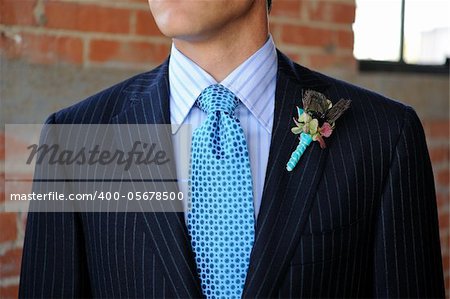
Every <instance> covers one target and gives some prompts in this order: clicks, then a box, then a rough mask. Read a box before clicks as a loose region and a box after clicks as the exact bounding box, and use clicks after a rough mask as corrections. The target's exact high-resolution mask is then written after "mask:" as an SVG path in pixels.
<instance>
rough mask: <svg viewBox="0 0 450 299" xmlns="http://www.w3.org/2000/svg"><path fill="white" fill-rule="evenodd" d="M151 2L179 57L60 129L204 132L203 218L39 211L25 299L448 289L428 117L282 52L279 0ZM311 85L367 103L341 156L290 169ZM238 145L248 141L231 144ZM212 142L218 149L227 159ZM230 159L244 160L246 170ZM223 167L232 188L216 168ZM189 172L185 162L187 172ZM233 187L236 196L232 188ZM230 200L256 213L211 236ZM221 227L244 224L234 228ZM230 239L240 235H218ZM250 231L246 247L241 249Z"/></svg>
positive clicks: (198, 144)
mask: <svg viewBox="0 0 450 299" xmlns="http://www.w3.org/2000/svg"><path fill="white" fill-rule="evenodd" d="M149 4H150V8H151V10H152V13H153V15H154V18H155V20H156V22H157V24H158V26H159V28H160V30H161V31H162V32H163V33H164V34H165V35H167V36H169V37H171V38H172V39H173V46H172V50H171V56H170V58H169V59H168V60H167V61H166V62H164V63H163V64H162V65H161V66H159V67H158V68H156V69H154V70H152V71H150V72H147V73H144V74H140V75H137V76H136V77H133V78H131V79H128V80H126V81H124V82H122V83H119V84H118V85H115V86H113V87H111V88H108V89H107V90H105V91H102V92H101V93H99V94H97V95H94V96H92V97H90V98H89V99H87V100H85V101H83V102H81V103H78V104H76V105H74V106H72V107H69V108H67V109H64V110H62V111H60V112H57V113H55V114H53V115H52V116H51V117H50V118H49V121H48V123H52V124H76V123H81V124H91V123H92V124H95V123H145V124H159V123H165V124H169V123H172V124H177V123H178V124H184V123H186V124H191V125H192V127H193V129H198V130H196V131H194V132H193V133H192V156H191V158H192V162H191V168H192V170H191V172H190V174H191V175H190V178H189V180H190V182H191V188H192V189H190V191H192V196H193V198H192V209H191V210H189V211H188V210H186V211H185V213H106V215H105V213H81V214H77V213H73V214H72V213H63V214H62V215H61V214H46V213H36V214H31V215H30V217H29V219H28V224H27V231H26V240H25V247H24V255H23V265H22V274H21V285H20V296H21V297H90V296H95V297H111V298H113V297H149V298H153V297H157V298H161V297H181V298H193V297H201V296H206V297H209V298H213V297H223V298H236V297H241V296H242V297H245V298H256V297H258V298H259V297H260V298H267V297H443V296H444V291H443V289H444V288H443V277H442V266H441V254H440V246H439V235H438V222H437V211H436V203H435V191H434V184H433V175H432V171H431V165H430V160H429V157H428V152H427V148H426V143H425V138H424V133H423V130H422V127H421V124H420V121H419V119H418V118H417V115H416V113H415V112H414V111H413V109H412V108H410V107H407V106H405V105H403V104H400V103H397V102H394V101H391V100H389V99H386V98H385V97H383V96H381V95H378V94H375V93H373V92H370V91H367V90H364V89H361V88H358V87H355V86H352V85H350V84H348V83H345V82H342V81H338V80H335V79H332V78H329V77H327V76H324V75H322V74H319V73H316V72H313V71H311V70H309V69H306V68H304V67H301V66H299V65H297V64H295V63H293V62H292V61H291V60H289V59H288V58H287V57H286V56H284V55H283V54H282V53H281V52H279V51H277V50H276V49H275V48H274V45H273V42H272V39H271V37H270V35H269V33H268V11H269V10H270V1H269V2H268V3H265V2H263V1H260V0H227V1H218V0H213V1H149ZM217 83H220V84H217ZM307 91H314V92H318V93H320V94H321V95H324V96H326V97H327V98H328V99H330V100H331V101H332V103H333V104H336V102H337V101H338V100H339V99H341V98H344V99H347V100H351V107H350V108H349V109H348V110H347V111H345V112H344V114H343V115H342V116H341V118H340V119H339V120H338V121H337V122H336V127H335V128H334V130H333V134H332V136H330V137H329V138H326V145H327V147H326V148H324V149H322V148H321V146H320V145H319V143H318V142H312V143H311V145H310V146H308V147H307V148H306V149H305V152H304V154H303V156H302V157H301V158H300V160H299V162H298V165H297V166H296V167H295V168H294V169H293V170H292V171H290V172H289V171H287V170H286V163H287V161H288V159H289V157H290V156H291V153H292V152H293V151H294V150H295V148H296V147H297V144H298V141H299V140H298V136H297V135H294V134H293V133H292V132H291V128H292V127H294V126H295V123H294V121H293V120H292V118H293V117H296V116H297V109H296V106H302V102H301V99H302V96H304V95H305V93H306V92H307ZM218 99H219V100H218ZM225 106H226V107H225ZM303 108H305V107H303ZM219 130H220V131H223V130H224V131H225V132H226V133H227V134H228V135H220V133H218V131H219ZM233 130H235V131H233ZM172 133H173V134H174V136H175V135H176V134H178V132H177V130H176V129H174V130H173V132H172ZM202 134H203V135H202ZM209 134H211V135H209ZM217 134H218V135H217ZM202 136H203V137H202ZM204 136H207V137H204ZM208 136H210V137H208ZM224 136H235V137H233V138H235V141H236V142H237V143H236V144H235V145H234V146H230V145H229V144H227V143H226V141H224V140H222V139H223V138H224ZM219 137H220V138H222V139H220V138H219ZM219 139H220V140H219ZM211 140H212V141H211ZM205 144H207V145H211V146H212V147H214V148H213V150H214V151H215V152H214V153H215V154H217V155H218V158H217V159H216V160H215V159H214V157H209V156H208V155H209V153H210V152H208V151H204V146H205ZM212 144H214V146H213V145H212ZM217 144H219V145H217ZM173 146H174V150H175V152H180V151H181V147H182V146H183V145H182V144H180V143H177V142H176V138H174V145H173ZM219 153H223V154H220V155H219ZM230 153H232V154H235V155H237V156H236V157H239V159H240V160H239V161H241V163H234V162H230V161H231V158H229V157H228V156H229V154H230ZM206 158H208V159H209V160H208V159H206ZM217 161H223V163H224V164H225V165H228V166H229V168H232V169H233V168H234V169H238V171H237V173H238V175H239V174H242V176H239V180H237V178H238V176H237V175H236V171H235V173H234V174H232V173H231V172H227V171H228V170H227V169H226V168H220V167H222V166H220V163H218V164H214V163H217ZM177 162H179V161H177ZM208 163H212V164H211V165H215V166H217V167H219V168H218V169H220V171H224V172H223V173H226V174H227V176H226V177H228V175H230V176H229V177H230V180H222V178H224V177H225V176H222V175H220V174H218V173H220V172H218V173H216V174H213V173H206V172H204V170H205V169H206V168H202V167H203V166H204V165H209V164H208ZM227 163H229V164H227ZM205 167H206V166H205ZM183 171H184V170H182V169H178V168H177V172H178V174H179V176H180V177H184V176H185V174H186V173H183ZM202 172H204V174H201V175H203V177H201V175H198V173H202ZM249 173H250V174H251V175H250V177H249V176H248V174H249ZM204 181H208V182H207V183H211V185H208V186H210V187H211V189H210V190H209V192H208V191H205V189H206V187H205V186H207V185H202V184H205V183H204ZM202 182H203V183H202ZM213 182H221V183H220V184H218V185H219V186H217V184H213ZM230 182H233V184H232V185H233V186H231V188H232V189H231V190H232V191H233V192H235V194H237V195H236V196H233V195H230V194H231V193H230V194H226V190H222V191H223V192H220V191H218V190H219V189H218V188H220V187H221V185H222V186H223V188H222V189H225V187H226V186H228V187H230V186H229V184H230ZM199 186H200V187H205V188H204V189H200V187H199ZM239 187H241V188H239ZM181 188H183V187H181ZM242 189H244V190H243V191H242ZM202 190H203V191H202ZM245 190H247V191H245ZM248 190H251V191H248ZM213 192H216V193H213ZM211 194H216V195H215V196H212V195H211ZM249 194H250V196H249ZM221 198H226V201H227V203H230V204H229V205H228V206H233V205H236V206H239V205H242V206H239V207H241V208H240V210H229V212H225V210H224V209H225V207H227V205H226V204H224V205H223V206H219V208H220V209H222V210H221V211H222V212H221V213H218V212H217V211H218V210H217V209H214V208H213V209H210V210H209V212H210V213H211V215H214V217H210V218H209V220H208V221H211V222H210V223H212V224H211V226H213V227H214V228H215V231H214V229H211V227H209V230H207V229H208V225H203V224H202V225H199V223H204V222H201V221H202V220H204V219H206V218H207V216H206V215H204V214H201V212H199V210H202V209H203V208H204V207H205V204H208V202H207V200H210V201H211V202H210V203H211V205H212V203H216V200H220V199H221ZM236 199H237V201H236V202H234V201H233V200H236ZM228 201H229V202H228ZM231 203H233V204H231ZM249 203H250V204H249ZM227 211H228V210H227ZM228 215H232V217H226V216H228ZM218 218H220V220H223V221H224V223H225V224H226V225H228V223H241V224H236V225H235V226H231V228H228V229H224V225H222V226H221V224H220V222H218ZM229 218H236V219H238V220H239V221H242V222H233V221H234V220H233V219H231V220H230V219H229ZM208 221H206V222H207V223H208ZM227 221H230V222H227ZM222 223H223V222H222ZM205 229H206V230H205ZM219 233H220V234H225V236H224V237H223V238H224V239H217V240H220V241H214V240H212V241H205V240H206V237H208V236H211V238H213V237H214V238H216V237H217V238H219V237H218V236H219ZM199 235H203V236H206V237H205V239H198V236H199ZM236 235H237V236H238V238H237V242H235V243H227V242H228V241H226V240H228V239H225V238H226V237H228V236H233V238H235V237H236ZM239 236H240V237H239ZM230 238H231V237H230ZM208 240H209V239H208ZM223 240H225V241H223ZM197 241H198V242H197ZM222 241H223V242H222ZM202 242H203V245H202V244H199V243H202ZM236 243H237V244H236ZM205 244H206V245H205ZM224 244H225V245H224ZM229 244H233V245H229ZM228 245H229V246H228ZM231 246H232V247H231ZM230 249H231V250H230ZM211 251H214V252H213V253H211ZM230 251H232V252H231V253H230ZM233 258H237V262H236V263H235V262H234V261H233ZM217 269H220V270H217ZM216 270H217V271H216ZM216 273H217V275H215V274H216Z"/></svg>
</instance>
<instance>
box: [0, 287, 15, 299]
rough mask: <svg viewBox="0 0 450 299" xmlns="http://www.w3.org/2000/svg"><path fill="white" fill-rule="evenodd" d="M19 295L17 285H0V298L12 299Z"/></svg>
mask: <svg viewBox="0 0 450 299" xmlns="http://www.w3.org/2000/svg"><path fill="white" fill-rule="evenodd" d="M18 296H19V286H18V285H12V286H7V287H0V298H3V299H13V298H17V297H18Z"/></svg>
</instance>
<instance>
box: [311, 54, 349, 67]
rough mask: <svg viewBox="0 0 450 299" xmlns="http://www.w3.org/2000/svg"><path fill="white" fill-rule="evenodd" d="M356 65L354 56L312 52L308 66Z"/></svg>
mask: <svg viewBox="0 0 450 299" xmlns="http://www.w3.org/2000/svg"><path fill="white" fill-rule="evenodd" d="M354 65H355V58H354V57H353V56H337V55H333V54H328V55H327V54H311V55H310V56H309V64H308V66H309V67H311V68H314V69H326V68H333V67H334V68H337V67H339V68H347V69H351V68H353V67H354Z"/></svg>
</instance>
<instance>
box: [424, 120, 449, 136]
mask: <svg viewBox="0 0 450 299" xmlns="http://www.w3.org/2000/svg"><path fill="white" fill-rule="evenodd" d="M423 126H424V129H425V134H426V135H427V136H428V137H444V138H449V132H450V130H449V126H450V121H449V120H447V119H445V120H427V121H425V122H424V123H423Z"/></svg>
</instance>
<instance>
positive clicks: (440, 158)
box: [429, 145, 450, 164]
mask: <svg viewBox="0 0 450 299" xmlns="http://www.w3.org/2000/svg"><path fill="white" fill-rule="evenodd" d="M429 152H430V158H431V162H432V163H433V164H435V163H439V162H447V161H448V160H449V156H450V151H449V147H448V145H446V146H441V147H436V148H430V149H429Z"/></svg>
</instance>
